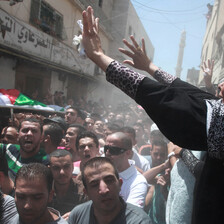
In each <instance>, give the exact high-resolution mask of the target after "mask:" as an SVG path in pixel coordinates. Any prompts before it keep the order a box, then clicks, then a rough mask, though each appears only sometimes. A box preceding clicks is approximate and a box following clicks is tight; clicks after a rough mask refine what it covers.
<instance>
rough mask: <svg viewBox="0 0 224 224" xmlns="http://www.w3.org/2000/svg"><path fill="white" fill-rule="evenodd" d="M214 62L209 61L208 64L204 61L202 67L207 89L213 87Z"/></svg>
mask: <svg viewBox="0 0 224 224" xmlns="http://www.w3.org/2000/svg"><path fill="white" fill-rule="evenodd" d="M213 67H214V60H210V59H208V61H207V63H206V61H204V63H203V65H202V66H201V68H202V71H203V72H204V81H205V85H206V87H207V88H211V86H212V74H213Z"/></svg>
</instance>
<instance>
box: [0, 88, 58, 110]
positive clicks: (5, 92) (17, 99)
mask: <svg viewBox="0 0 224 224" xmlns="http://www.w3.org/2000/svg"><path fill="white" fill-rule="evenodd" d="M0 105H2V106H23V107H28V108H35V109H43V110H49V111H55V109H53V108H52V107H49V106H47V105H45V104H43V103H41V102H39V101H36V100H32V99H31V98H29V97H28V96H26V95H24V94H22V93H21V92H19V91H18V90H16V89H0Z"/></svg>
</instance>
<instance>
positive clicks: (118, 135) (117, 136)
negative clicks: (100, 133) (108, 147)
mask: <svg viewBox="0 0 224 224" xmlns="http://www.w3.org/2000/svg"><path fill="white" fill-rule="evenodd" d="M107 139H110V140H113V143H114V145H115V146H118V147H121V148H124V149H128V150H131V149H132V141H131V138H130V137H129V136H127V135H126V134H124V133H123V132H115V133H113V134H111V135H108V137H107Z"/></svg>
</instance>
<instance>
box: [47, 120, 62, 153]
mask: <svg viewBox="0 0 224 224" xmlns="http://www.w3.org/2000/svg"><path fill="white" fill-rule="evenodd" d="M62 138H63V129H62V128H61V127H60V126H59V125H58V124H57V123H53V122H52V123H49V124H44V125H43V146H44V150H45V152H46V154H50V153H52V152H53V151H55V150H56V149H57V147H58V146H59V145H60V143H61V140H62Z"/></svg>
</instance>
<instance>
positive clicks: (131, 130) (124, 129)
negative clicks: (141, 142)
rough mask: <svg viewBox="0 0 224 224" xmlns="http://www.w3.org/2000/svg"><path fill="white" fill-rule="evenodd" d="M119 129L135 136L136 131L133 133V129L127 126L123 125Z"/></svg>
mask: <svg viewBox="0 0 224 224" xmlns="http://www.w3.org/2000/svg"><path fill="white" fill-rule="evenodd" d="M121 131H122V132H124V133H129V134H132V135H133V137H134V138H136V133H135V129H134V128H132V127H129V126H125V127H123V128H121Z"/></svg>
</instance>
